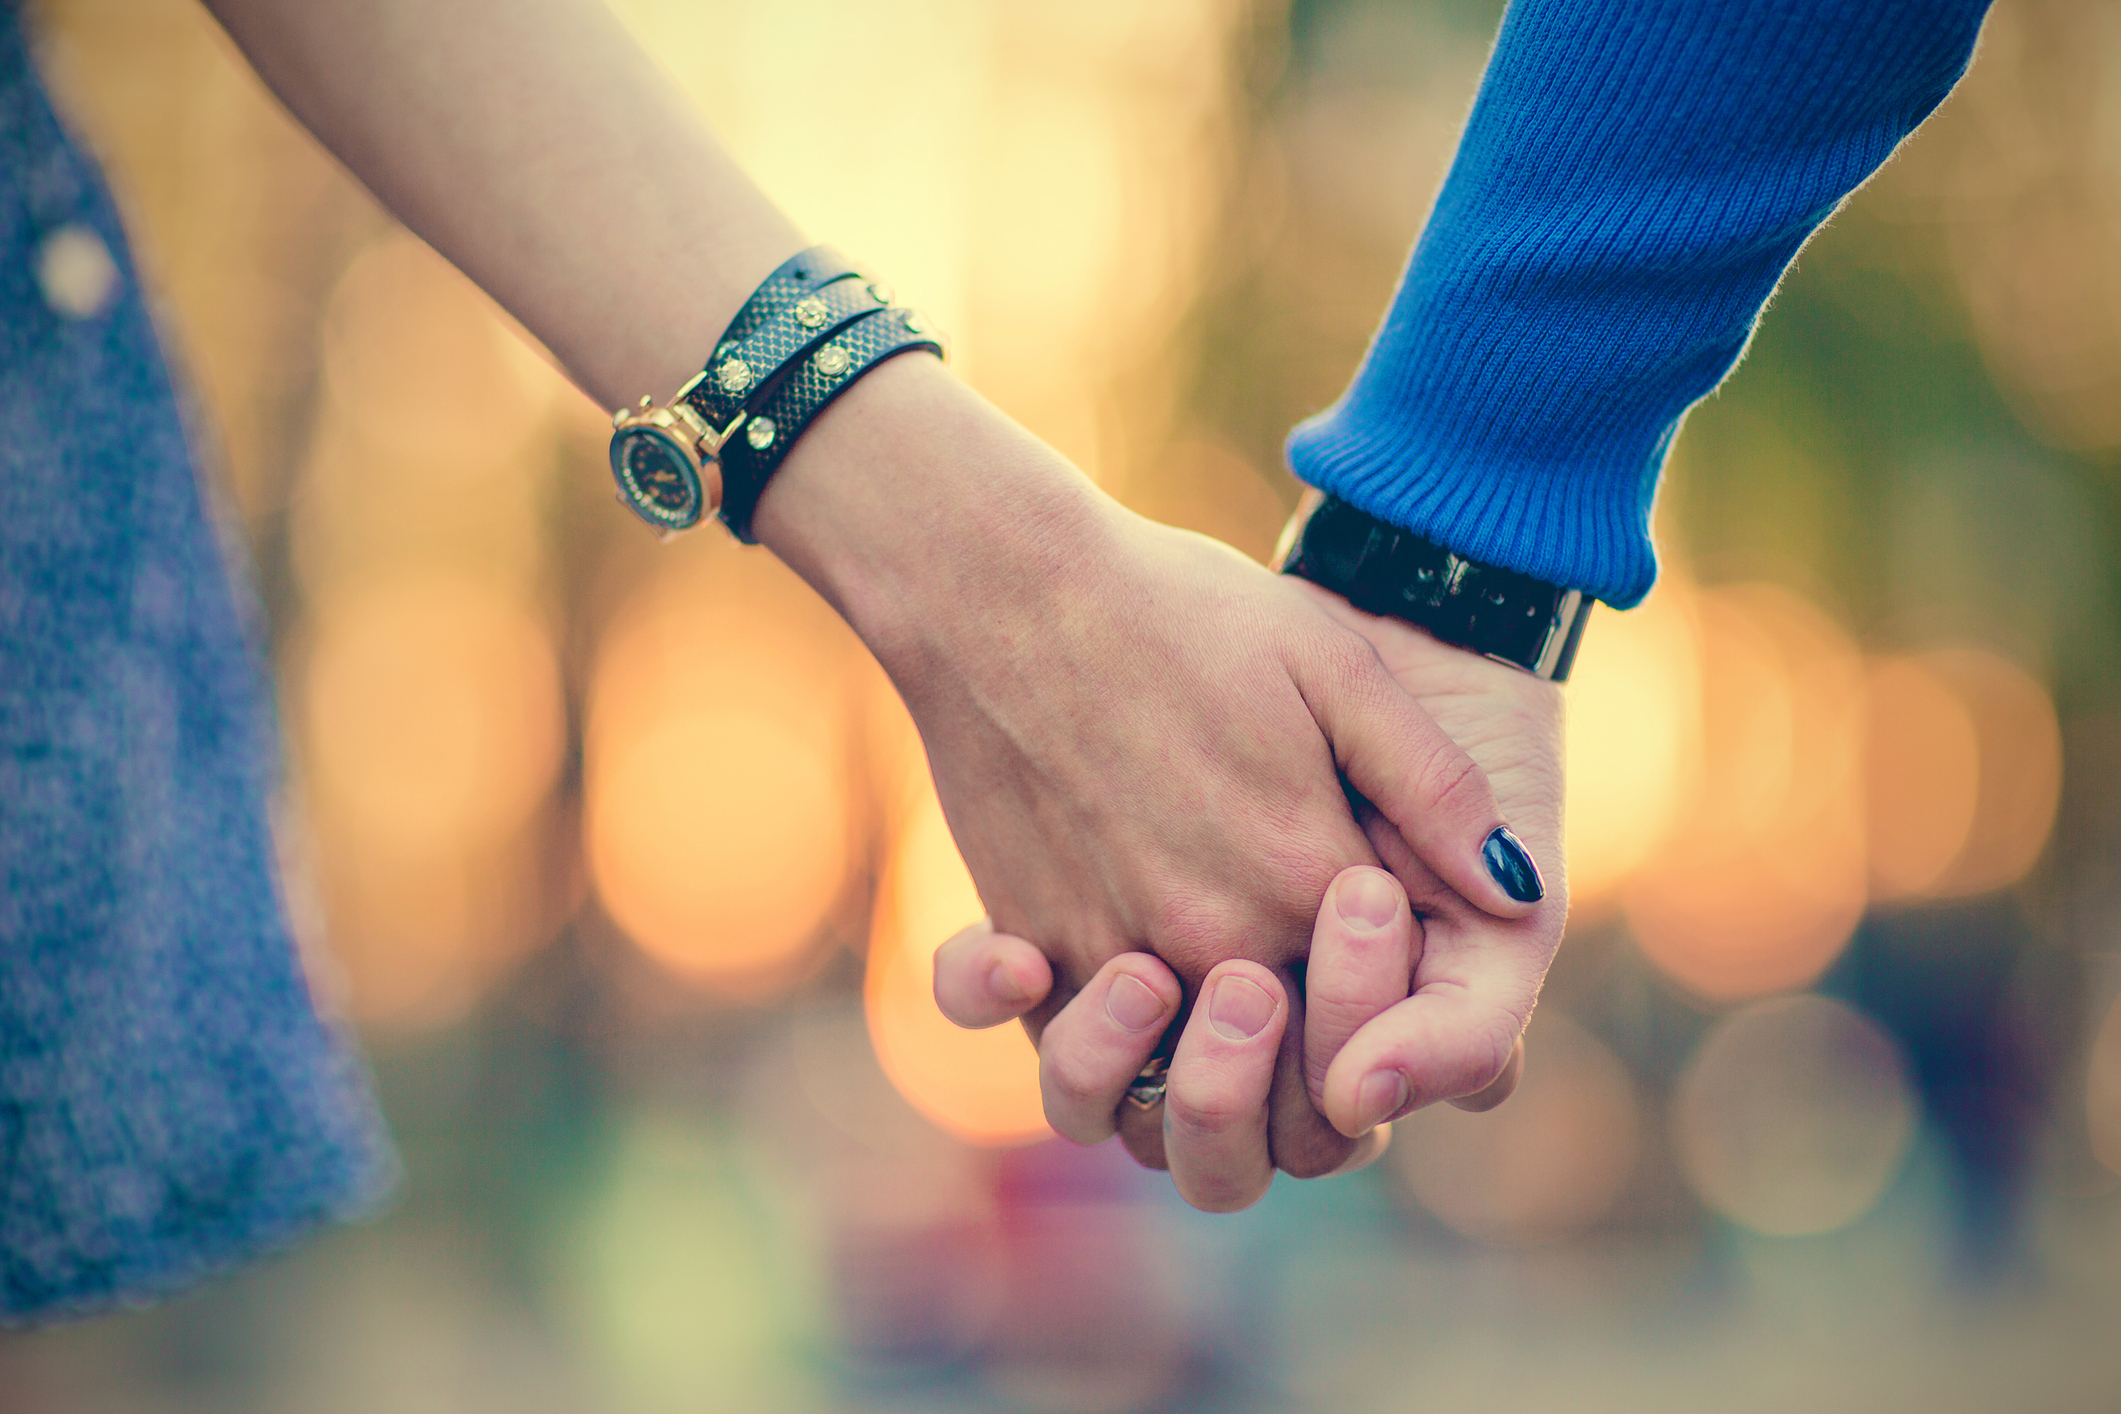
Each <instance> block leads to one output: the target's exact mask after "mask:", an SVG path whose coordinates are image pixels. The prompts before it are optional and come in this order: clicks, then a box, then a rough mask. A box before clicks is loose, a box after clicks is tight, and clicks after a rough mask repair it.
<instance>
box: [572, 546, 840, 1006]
mask: <svg viewBox="0 0 2121 1414" xmlns="http://www.w3.org/2000/svg"><path fill="white" fill-rule="evenodd" d="M770 568H771V567H769V569H770ZM781 573H785V572H781ZM772 609H773V606H772V604H771V601H770V596H769V595H765V594H761V595H760V596H758V597H756V598H750V599H746V598H745V597H744V593H743V587H742V586H741V585H740V584H738V583H731V582H721V583H717V582H716V581H714V580H713V579H712V578H700V577H690V576H685V575H681V574H674V575H672V576H671V577H669V578H667V579H665V580H664V581H662V582H659V583H657V584H655V585H652V586H650V588H649V589H648V590H647V591H645V592H644V593H642V594H641V595H639V596H637V597H636V598H635V600H634V601H632V602H631V603H630V604H629V605H628V606H627V607H626V609H625V610H624V611H623V612H622V613H621V614H620V616H619V618H618V619H617V620H616V621H615V622H614V623H613V624H612V626H611V627H610V628H609V629H608V630H607V631H606V634H605V637H604V643H603V649H602V652H601V653H600V655H599V659H598V663H597V668H596V679H595V689H594V702H593V705H592V708H591V712H590V723H589V732H588V740H587V744H586V746H585V767H586V782H585V795H586V815H587V819H586V828H587V832H588V846H589V864H590V872H591V875H592V877H593V878H594V880H595V883H596V888H597V892H598V895H599V896H600V897H601V898H602V900H603V902H604V907H605V908H606V910H607V911H608V912H609V913H610V914H611V917H612V918H613V920H614V921H616V922H617V923H618V924H619V926H620V927H621V928H623V929H624V930H625V931H626V933H627V934H628V936H630V937H631V938H632V939H633V940H634V941H635V942H636V943H638V944H639V945H640V947H641V948H642V950H643V951H645V952H647V953H648V954H649V955H650V956H651V957H654V958H655V959H656V960H657V961H659V962H661V963H663V964H664V965H665V966H667V967H669V968H670V969H671V970H673V971H674V972H676V973H678V974H680V975H681V976H684V977H686V978H688V979H691V980H693V981H695V982H698V983H700V984H703V985H708V986H712V987H715V988H717V989H720V990H724V991H735V992H739V993H743V994H745V995H752V996H756V995H760V994H762V993H763V992H764V991H766V990H770V989H771V988H772V987H773V986H775V985H776V984H778V983H780V982H782V981H784V980H786V976H787V973H788V971H789V969H790V968H791V967H792V966H793V965H794V964H796V963H798V962H799V961H801V959H802V958H803V957H804V956H806V955H807V953H808V951H809V948H810V946H811V944H812V942H813V941H814V940H815V939H816V938H817V936H818V932H819V929H820V927H821V926H822V925H823V923H824V921H825V918H826V916H827V915H828V914H829V912H830V911H831V909H832V907H833V905H834V904H835V903H836V902H837V901H838V899H839V898H840V895H841V892H842V889H843V888H844V885H845V880H846V873H847V863H848V857H849V838H850V831H851V829H852V825H851V822H850V818H849V805H848V793H847V784H846V782H847V775H848V763H847V761H846V750H845V741H844V737H845V726H844V721H843V714H842V706H841V701H840V681H839V679H838V677H837V676H836V675H835V674H834V673H833V672H832V670H831V665H832V659H831V656H830V655H829V653H825V652H821V651H819V650H818V648H817V645H816V644H815V642H814V641H811V642H806V641H805V636H804V635H802V634H801V633H800V632H799V631H798V628H797V625H795V624H793V623H789V622H785V621H783V622H775V621H774V619H775V615H774V613H773V612H772Z"/></svg>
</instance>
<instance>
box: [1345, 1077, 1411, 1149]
mask: <svg viewBox="0 0 2121 1414" xmlns="http://www.w3.org/2000/svg"><path fill="white" fill-rule="evenodd" d="M1406 1103H1407V1077H1406V1076H1405V1075H1403V1074H1402V1073H1400V1072H1399V1071H1396V1070H1373V1071H1371V1072H1370V1073H1369V1074H1368V1075H1365V1076H1364V1077H1363V1078H1362V1085H1361V1086H1360V1087H1359V1088H1357V1090H1356V1091H1355V1124H1356V1128H1357V1129H1359V1130H1360V1131H1361V1132H1362V1133H1365V1134H1367V1133H1369V1132H1370V1131H1371V1130H1373V1129H1375V1128H1377V1126H1378V1125H1380V1124H1383V1123H1384V1122H1385V1121H1386V1120H1388V1119H1390V1118H1391V1117H1392V1116H1393V1115H1396V1114H1398V1113H1399V1111H1400V1110H1401V1108H1402V1107H1404V1106H1405V1105H1406Z"/></svg>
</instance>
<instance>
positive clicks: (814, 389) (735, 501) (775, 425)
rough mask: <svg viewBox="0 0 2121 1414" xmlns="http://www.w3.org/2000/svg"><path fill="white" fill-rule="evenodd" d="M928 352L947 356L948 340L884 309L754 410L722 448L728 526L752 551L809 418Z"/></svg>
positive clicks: (799, 368)
mask: <svg viewBox="0 0 2121 1414" xmlns="http://www.w3.org/2000/svg"><path fill="white" fill-rule="evenodd" d="M914 349H925V350H927V351H928V352H929V353H932V354H935V355H936V356H937V357H941V356H942V354H943V342H942V339H941V338H940V337H939V336H938V335H937V334H936V333H935V332H934V330H932V329H931V328H930V327H929V325H928V323H927V321H926V320H925V319H924V318H923V317H922V316H921V315H920V313H919V312H918V311H915V310H911V309H885V310H878V311H877V312H876V313H874V314H870V315H865V316H863V317H861V318H859V319H857V320H856V321H855V322H854V323H852V324H850V325H848V326H847V327H846V328H844V329H841V330H840V331H839V332H838V333H836V334H834V335H833V336H832V337H831V338H829V339H827V340H826V341H825V342H823V343H821V344H819V345H818V346H817V347H816V348H814V349H812V350H811V351H810V352H809V353H808V354H807V355H805V356H804V357H803V358H802V359H801V360H799V361H798V362H797V363H796V364H795V365H794V366H793V367H792V369H791V371H790V372H789V374H788V375H787V377H786V378H784V379H783V380H782V381H781V384H780V387H779V389H778V390H777V391H776V392H774V394H773V395H772V396H771V397H769V398H768V399H766V401H765V402H763V403H760V404H758V405H757V406H755V407H754V408H753V409H752V412H751V415H750V416H749V417H748V418H746V419H745V421H744V426H743V427H742V429H741V430H739V431H738V432H737V434H736V435H735V436H733V437H731V438H730V439H729V441H728V442H727V443H725V444H724V445H723V447H722V457H721V460H722V509H721V515H722V520H723V522H724V523H725V524H726V525H728V527H729V529H730V530H731V532H733V533H734V534H735V535H736V538H737V539H739V540H741V541H743V542H744V543H745V544H746V545H753V544H756V543H758V542H757V541H755V540H753V539H752V538H751V514H752V512H753V511H755V510H757V509H758V504H759V496H760V494H761V493H763V492H764V491H765V489H766V483H767V481H768V480H770V479H771V478H772V476H773V473H774V472H775V470H777V469H778V468H779V467H780V464H781V459H782V458H783V457H785V456H787V455H788V449H789V448H790V447H791V446H793V445H794V444H795V440H796V438H797V437H799V436H801V435H802V433H803V430H804V429H805V428H807V427H808V426H809V425H810V423H811V420H812V419H813V418H815V417H816V416H817V415H818V414H819V413H820V412H823V411H824V410H825V407H826V405H827V404H828V403H830V402H831V401H832V400H833V399H834V398H836V397H838V396H839V395H840V394H841V393H843V392H845V391H846V390H847V388H848V387H849V386H850V385H851V384H852V383H853V382H854V381H855V380H856V379H857V378H859V377H861V376H862V375H863V374H864V373H867V372H868V371H869V370H870V369H872V368H874V367H876V365H878V364H879V363H882V362H883V361H884V360H885V359H887V358H891V357H893V356H895V355H897V354H902V353H907V352H910V351H911V350H914Z"/></svg>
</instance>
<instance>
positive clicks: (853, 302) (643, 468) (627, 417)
mask: <svg viewBox="0 0 2121 1414" xmlns="http://www.w3.org/2000/svg"><path fill="white" fill-rule="evenodd" d="M890 308H891V290H890V289H889V287H887V286H885V285H883V284H882V283H880V282H878V281H876V280H873V279H871V278H870V276H869V275H868V274H867V273H865V272H863V271H862V270H861V269H859V268H858V267H857V266H856V265H855V264H854V263H853V262H852V261H850V260H848V259H847V258H846V257H845V256H843V255H841V254H840V253H839V252H838V251H836V250H833V249H832V248H831V247H830V246H813V247H811V248H810V249H809V250H806V251H803V252H802V253H801V254H799V255H795V256H792V257H791V258H789V259H788V260H786V261H784V262H783V263H782V264H781V266H780V268H779V269H777V270H775V271H774V272H773V273H772V274H771V275H769V276H767V277H766V279H765V280H764V281H763V282H762V283H761V284H760V285H759V287H758V288H757V289H756V290H754V291H752V294H751V297H750V298H749V299H747V300H745V301H744V305H743V307H742V308H741V309H739V310H738V311H737V314H736V318H734V319H732V320H731V321H730V322H729V327H728V328H727V329H726V330H724V331H723V333H722V337H721V339H720V340H719V341H718V342H717V343H716V345H715V352H714V356H713V357H712V358H710V359H708V360H707V363H706V366H705V367H703V368H702V369H701V370H700V372H699V373H697V374H695V375H694V376H693V378H692V380H691V381H690V382H688V383H687V384H686V385H685V386H684V387H683V388H681V389H679V390H678V394H677V396H676V397H675V398H673V399H672V400H671V401H670V403H669V404H668V405H667V406H657V405H656V403H655V400H654V399H653V398H642V399H641V401H640V403H639V404H638V405H637V406H635V407H632V408H621V409H619V410H618V411H617V412H616V413H614V414H613V415H612V420H611V421H612V436H611V450H610V457H611V474H612V478H613V480H614V481H616V482H617V483H618V493H619V500H620V502H621V503H622V504H624V505H625V506H626V507H627V508H628V509H630V510H631V511H633V513H634V514H635V515H637V516H639V517H640V518H641V519H642V520H645V521H647V522H648V523H649V524H650V525H651V526H654V527H655V528H656V529H657V530H658V531H660V532H661V533H663V534H664V535H666V536H667V535H672V534H675V533H677V532H679V531H682V530H688V529H690V528H691V527H692V526H694V525H696V524H698V523H699V521H700V519H701V517H703V516H704V515H706V514H707V513H708V512H710V511H714V510H717V509H724V512H725V513H724V515H723V519H724V520H725V521H728V522H729V524H730V525H731V526H732V527H737V528H738V533H739V536H740V537H741V538H746V539H748V538H749V531H748V528H749V526H750V522H751V508H752V507H753V506H754V505H755V504H756V503H757V501H758V494H759V491H760V489H761V488H763V486H764V484H765V478H766V477H767V476H770V475H772V473H773V468H774V467H776V466H778V465H779V464H780V457H781V454H782V452H784V451H785V449H786V444H787V443H788V442H791V441H793V440H794V439H795V437H796V436H797V435H798V434H799V433H800V432H801V431H802V429H803V427H804V426H807V425H808V423H809V420H810V419H811V418H812V417H814V416H816V415H817V411H818V409H819V408H821V407H822V406H823V405H824V402H825V401H830V397H829V396H827V397H826V398H825V399H824V400H823V401H815V402H813V401H812V400H808V399H805V398H796V399H793V400H789V399H785V398H784V397H783V393H784V392H785V391H786V389H785V387H784V385H785V384H787V383H789V382H791V381H801V380H802V379H803V377H804V375H805V373H806V372H808V373H813V374H814V373H815V372H816V371H817V370H818V369H819V368H820V367H822V368H823V369H824V370H825V371H826V372H827V373H834V370H839V369H840V368H841V360H842V359H843V358H845V357H847V355H846V354H845V353H842V354H840V355H834V356H833V357H832V358H830V359H827V360H825V362H824V363H823V364H822V365H820V364H819V363H818V362H817V361H816V359H815V355H817V354H818V352H819V351H820V350H821V349H822V348H824V347H825V346H826V345H828V344H830V343H832V342H834V341H835V340H837V339H839V338H840V336H841V335H842V334H844V333H845V332H847V331H848V330H849V329H851V328H852V327H853V326H855V325H857V324H859V323H861V322H862V321H864V320H867V319H870V318H871V317H872V316H874V315H877V314H880V313H883V312H885V311H886V310H888V309H890ZM901 313H906V314H908V316H909V317H911V318H913V319H914V320H915V321H916V322H917V321H918V319H919V316H918V315H911V314H910V312H907V311H901ZM901 327H902V331H903V326H901ZM912 332H916V333H917V332H918V331H912ZM919 342H920V340H919V339H918V338H914V339H911V340H909V341H907V343H906V346H907V347H911V346H913V345H914V344H917V343H919ZM849 347H852V346H851V345H850V346H849ZM936 349H937V351H938V352H940V351H941V346H940V344H937V345H936ZM897 351H898V350H897V349H893V350H892V352H897ZM873 361H874V360H873V359H872V360H870V362H873ZM868 366H869V365H868V364H867V363H864V364H863V365H862V367H863V368H866V367H868ZM860 371H861V370H860V369H855V370H854V371H853V372H851V373H845V374H844V376H845V377H847V378H850V379H851V378H852V377H854V376H857V375H858V374H859V372H860ZM834 376H840V375H838V374H835V375H834ZM827 391H828V393H829V392H832V391H836V389H830V390H827ZM768 407H772V408H775V409H776V412H775V415H774V416H773V417H772V418H770V419H769V420H768V423H767V427H766V428H765V429H764V430H763V432H762V434H761V435H759V436H758V437H757V439H756V440H754V441H752V442H749V443H739V442H735V441H733V440H732V439H733V438H735V437H736V435H737V433H738V431H739V429H740V428H743V427H744V425H745V423H746V420H747V419H749V418H751V417H754V416H756V415H757V414H758V413H760V412H761V411H762V410H764V409H766V408H768ZM745 446H749V447H750V448H752V449H754V450H757V451H762V452H770V453H771V461H770V463H765V464H763V465H761V464H760V462H759V461H758V459H757V458H755V457H754V458H750V459H748V460H745V459H743V458H742V455H741V449H742V448H743V447H745ZM732 448H736V449H738V450H739V457H740V460H742V461H743V465H744V470H743V472H742V473H741V474H740V475H739V476H738V478H737V487H736V489H735V490H734V491H733V493H732V494H733V495H734V496H735V499H736V502H737V505H736V507H735V510H734V514H733V515H732V514H730V513H728V511H727V510H726V508H724V507H723V505H722V503H723V497H724V487H725V482H726V480H727V478H726V476H725V471H724V466H723V463H724V461H725V460H726V458H727V456H728V454H729V452H730V451H731V449H732Z"/></svg>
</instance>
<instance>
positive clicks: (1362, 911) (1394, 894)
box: [1333, 869, 1399, 932]
mask: <svg viewBox="0 0 2121 1414" xmlns="http://www.w3.org/2000/svg"><path fill="white" fill-rule="evenodd" d="M1333 907H1334V909H1335V910H1337V911H1338V912H1339V914H1340V921H1341V922H1343V923H1346V924H1348V925H1349V926H1351V927H1355V928H1361V929H1363V930H1364V931H1365V932H1371V931H1374V930H1376V929H1379V928H1382V927H1384V926H1385V924H1387V923H1390V922H1391V921H1392V919H1393V918H1394V917H1396V916H1397V915H1398V913H1399V897H1398V891H1397V890H1395V889H1394V888H1393V887H1392V881H1391V880H1390V879H1387V878H1386V877H1385V876H1384V875H1383V874H1381V873H1379V872H1378V871H1377V870H1375V869H1356V870H1352V871H1350V872H1349V873H1348V874H1346V875H1345V876H1343V877H1342V879H1341V881H1340V887H1338V888H1336V889H1335V890H1333Z"/></svg>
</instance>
